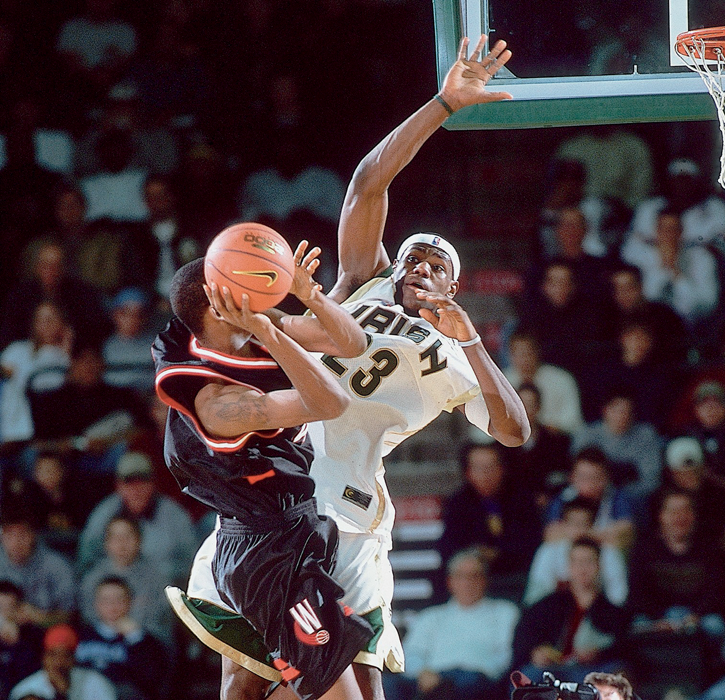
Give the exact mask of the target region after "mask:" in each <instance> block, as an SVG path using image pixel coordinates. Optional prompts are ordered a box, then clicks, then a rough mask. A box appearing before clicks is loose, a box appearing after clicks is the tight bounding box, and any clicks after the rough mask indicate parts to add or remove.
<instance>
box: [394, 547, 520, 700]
mask: <svg viewBox="0 0 725 700" xmlns="http://www.w3.org/2000/svg"><path fill="white" fill-rule="evenodd" d="M487 571H488V567H487V563H486V558H485V557H484V556H483V555H482V554H481V552H480V551H479V550H477V549H467V550H463V551H461V552H457V553H456V554H455V555H454V556H453V557H452V558H451V559H450V561H449V562H448V567H447V572H448V575H447V586H448V590H449V592H450V595H451V598H450V600H449V601H448V602H447V603H446V604H444V605H439V606H435V607H432V608H428V609H426V610H423V611H421V612H420V613H419V614H418V615H417V616H416V617H415V618H414V619H413V622H412V623H411V625H410V627H409V629H408V633H407V635H406V637H405V641H404V644H403V648H404V650H405V664H406V668H405V675H403V674H386V675H385V676H384V677H383V678H384V680H385V681H389V683H388V684H387V686H388V687H386V697H387V698H388V700H410V699H411V698H413V697H415V698H418V699H420V700H422V699H423V698H431V699H432V698H435V699H436V700H441V699H445V700H474V699H475V700H483V699H484V698H486V699H488V698H497V699H498V700H503V698H504V697H505V693H506V690H507V689H506V687H505V686H506V678H505V675H504V674H505V673H506V672H507V671H508V669H509V668H510V665H511V643H512V641H513V635H514V629H515V627H516V623H517V622H518V619H519V611H518V608H517V607H516V605H515V604H514V603H512V602H510V601H508V600H499V599H495V598H489V597H487V595H486V592H487Z"/></svg>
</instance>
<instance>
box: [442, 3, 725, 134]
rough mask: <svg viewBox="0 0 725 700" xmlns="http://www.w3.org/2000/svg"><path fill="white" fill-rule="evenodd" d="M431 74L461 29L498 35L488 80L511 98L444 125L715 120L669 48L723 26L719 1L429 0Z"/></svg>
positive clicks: (451, 51)
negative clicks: (504, 47)
mask: <svg viewBox="0 0 725 700" xmlns="http://www.w3.org/2000/svg"><path fill="white" fill-rule="evenodd" d="M433 6H434V16H435V27H436V44H437V52H436V53H437V63H438V65H437V68H438V78H439V81H440V80H441V79H442V78H443V76H444V75H445V74H446V72H447V70H448V68H449V67H450V65H451V64H452V63H453V61H455V58H456V53H457V48H458V44H459V42H460V39H461V37H462V36H469V37H470V38H471V40H472V41H473V42H475V40H476V39H477V38H478V36H480V34H481V33H486V34H488V35H489V37H490V40H491V41H496V40H497V39H505V40H506V41H507V42H508V44H509V48H511V50H512V51H513V58H512V59H511V60H510V61H509V63H508V65H507V66H506V68H505V69H503V70H501V71H499V73H498V75H497V76H496V77H495V78H494V80H493V81H492V83H491V86H492V88H493V89H496V90H507V91H508V92H510V93H511V94H512V95H513V96H514V102H507V103H501V104H496V105H486V106H485V107H471V108H468V109H466V110H462V111H461V112H459V113H457V114H455V115H454V116H453V117H451V118H450V119H448V120H447V122H446V127H447V128H449V129H488V128H525V127H537V126H573V125H585V124H615V123H633V122H657V121H692V120H701V119H715V118H716V112H715V107H714V105H713V103H712V99H711V98H710V96H709V95H708V94H707V92H706V90H705V87H704V85H703V83H702V80H701V79H700V78H699V76H698V75H696V74H694V73H692V72H691V71H690V70H689V69H688V67H687V66H686V65H685V63H684V62H683V59H682V58H680V56H679V55H678V54H677V53H676V52H675V51H674V48H673V47H674V43H675V38H676V37H677V35H678V34H679V33H681V32H685V31H688V30H690V29H696V28H699V27H706V26H721V25H724V24H725V2H723V0H638V1H637V2H633V3H630V2H627V1H626V0H579V1H578V2H576V3H564V2H561V0H550V1H549V2H541V0H516V1H515V2H511V1H510V0H433Z"/></svg>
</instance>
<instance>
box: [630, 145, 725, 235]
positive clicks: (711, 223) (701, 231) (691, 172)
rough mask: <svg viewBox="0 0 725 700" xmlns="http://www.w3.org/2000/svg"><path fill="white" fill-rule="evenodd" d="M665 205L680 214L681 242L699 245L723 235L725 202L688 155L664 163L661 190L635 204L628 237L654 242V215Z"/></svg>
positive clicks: (655, 228)
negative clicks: (665, 170) (659, 192)
mask: <svg viewBox="0 0 725 700" xmlns="http://www.w3.org/2000/svg"><path fill="white" fill-rule="evenodd" d="M665 209H672V210H674V211H675V212H677V213H678V214H680V216H681V222H682V243H683V245H685V246H690V245H695V246H698V245H699V246H701V245H704V244H707V243H711V242H715V241H717V240H719V239H722V237H723V236H724V235H725V202H723V201H722V199H721V198H720V197H718V196H717V195H715V194H714V193H713V192H712V188H711V186H710V185H709V184H708V182H707V179H706V178H705V177H704V176H703V174H702V172H701V171H700V167H699V166H698V165H697V163H695V161H693V160H691V159H689V158H676V159H675V160H673V161H671V162H670V164H669V165H668V166H667V172H666V174H665V180H664V191H663V193H662V194H661V195H659V196H656V197H651V198H649V199H646V200H644V201H643V202H641V204H640V205H639V206H638V207H637V209H636V210H635V212H634V219H633V220H632V229H631V232H630V235H629V239H630V240H636V241H639V242H640V243H646V244H650V245H654V244H655V242H656V239H657V219H658V216H659V214H660V212H662V211H663V210H665Z"/></svg>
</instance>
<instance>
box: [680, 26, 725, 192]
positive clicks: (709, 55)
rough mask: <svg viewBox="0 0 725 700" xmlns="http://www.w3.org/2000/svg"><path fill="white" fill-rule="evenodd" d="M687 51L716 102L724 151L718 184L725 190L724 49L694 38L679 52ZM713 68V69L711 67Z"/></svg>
mask: <svg viewBox="0 0 725 700" xmlns="http://www.w3.org/2000/svg"><path fill="white" fill-rule="evenodd" d="M680 47H681V48H680ZM680 50H682V51H685V52H686V54H687V57H688V58H689V59H690V60H689V62H688V61H685V63H686V64H687V66H688V68H690V69H692V70H693V71H695V72H696V73H698V74H699V75H700V77H701V78H702V80H703V82H704V83H705V87H706V88H707V91H708V92H709V93H710V95H711V96H712V99H713V100H715V107H716V109H717V118H718V120H719V122H720V134H721V136H722V140H723V150H722V155H721V156H720V178H719V179H718V182H719V183H720V185H721V186H722V187H723V188H725V89H724V83H725V53H724V52H723V49H722V47H720V46H712V45H711V44H708V43H707V40H706V39H702V38H700V37H693V38H692V39H691V43H690V41H688V42H687V43H684V44H681V45H680V46H678V52H679V51H680ZM711 66H712V67H711Z"/></svg>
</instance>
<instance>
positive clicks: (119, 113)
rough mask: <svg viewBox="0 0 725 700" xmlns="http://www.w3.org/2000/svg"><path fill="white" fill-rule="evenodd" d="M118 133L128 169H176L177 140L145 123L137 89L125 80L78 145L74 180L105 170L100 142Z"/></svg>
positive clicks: (106, 168)
mask: <svg viewBox="0 0 725 700" xmlns="http://www.w3.org/2000/svg"><path fill="white" fill-rule="evenodd" d="M118 132H120V133H122V134H125V135H126V136H127V137H128V144H129V151H130V155H129V159H128V164H127V167H128V168H129V169H132V170H143V171H145V172H149V173H157V174H165V175H166V174H169V173H172V172H174V170H176V168H177V166H178V162H179V152H178V148H177V144H176V139H175V138H174V136H173V135H172V134H171V132H170V131H169V130H168V129H167V128H165V127H164V126H162V125H159V124H148V123H146V121H145V119H144V118H143V114H142V112H141V106H140V103H139V95H138V90H137V89H136V87H135V85H134V84H133V83H132V82H130V81H124V82H121V83H118V84H117V85H115V86H114V87H113V88H112V89H111V90H110V91H109V93H108V98H107V100H106V102H105V104H104V105H103V111H102V113H101V116H100V118H99V120H98V122H97V124H96V126H95V127H94V128H92V129H91V130H90V131H88V132H87V133H86V134H85V135H84V136H83V138H82V139H81V140H80V141H79V142H78V151H77V159H76V173H75V174H76V177H78V178H85V177H87V176H90V175H98V174H99V173H102V172H104V171H106V170H108V167H107V164H104V162H103V159H102V156H103V148H102V146H101V142H102V141H103V138H104V137H105V136H106V135H107V134H114V133H118ZM99 146H101V147H100V148H99Z"/></svg>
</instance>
